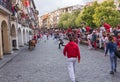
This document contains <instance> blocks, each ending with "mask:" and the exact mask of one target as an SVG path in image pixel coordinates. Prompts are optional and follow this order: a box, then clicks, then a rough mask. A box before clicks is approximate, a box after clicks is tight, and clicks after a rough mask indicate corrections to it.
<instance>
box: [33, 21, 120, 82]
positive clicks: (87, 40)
mask: <svg viewBox="0 0 120 82" xmlns="http://www.w3.org/2000/svg"><path fill="white" fill-rule="evenodd" d="M49 37H53V40H56V41H59V44H58V48H59V49H61V46H65V47H64V51H63V52H64V53H63V54H64V56H67V57H68V63H69V65H68V70H69V74H70V77H71V80H72V81H73V82H75V75H74V66H75V65H74V64H75V62H76V60H77V58H78V63H79V62H80V51H79V47H78V45H79V44H87V46H88V49H90V50H93V49H95V50H96V49H103V50H104V52H105V53H104V54H105V56H106V55H109V56H110V61H111V63H110V64H111V71H110V74H114V73H115V72H116V71H117V69H116V68H117V56H116V54H115V51H120V25H118V26H117V27H116V28H112V27H111V26H110V25H109V24H107V23H105V24H104V25H102V26H101V27H99V28H97V29H92V28H90V27H89V26H87V27H86V28H84V27H83V28H79V29H72V28H68V29H67V30H65V29H62V30H61V29H51V30H45V31H40V33H39V34H37V35H34V37H33V39H35V40H36V41H38V42H39V41H40V40H41V39H43V40H44V42H46V41H47V40H49ZM63 39H66V40H69V41H70V42H68V44H66V45H64V40H63ZM71 53H72V54H71ZM117 55H119V54H117ZM71 63H72V64H71Z"/></svg>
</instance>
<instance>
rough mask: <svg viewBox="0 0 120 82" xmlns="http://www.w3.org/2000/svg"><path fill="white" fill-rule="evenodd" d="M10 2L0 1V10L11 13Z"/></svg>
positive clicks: (7, 0)
mask: <svg viewBox="0 0 120 82" xmlns="http://www.w3.org/2000/svg"><path fill="white" fill-rule="evenodd" d="M11 7H12V5H11V1H10V0H0V9H1V10H4V11H5V12H10V13H11Z"/></svg>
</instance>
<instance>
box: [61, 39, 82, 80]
mask: <svg viewBox="0 0 120 82" xmlns="http://www.w3.org/2000/svg"><path fill="white" fill-rule="evenodd" d="M63 54H64V56H67V58H68V59H67V67H68V72H69V75H70V79H71V81H72V82H75V63H76V61H77V60H78V63H80V50H79V47H78V45H77V44H76V43H75V42H74V39H73V37H69V42H68V43H67V45H65V47H64V50H63Z"/></svg>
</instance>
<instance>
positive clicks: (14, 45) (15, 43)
mask: <svg viewBox="0 0 120 82" xmlns="http://www.w3.org/2000/svg"><path fill="white" fill-rule="evenodd" d="M11 37H12V47H13V49H14V48H16V47H17V41H16V29H15V25H14V24H12V28H11Z"/></svg>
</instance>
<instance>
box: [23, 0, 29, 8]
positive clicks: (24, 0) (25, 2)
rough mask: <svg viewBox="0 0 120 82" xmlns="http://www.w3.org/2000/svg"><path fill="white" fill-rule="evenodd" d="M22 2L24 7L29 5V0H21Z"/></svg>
mask: <svg viewBox="0 0 120 82" xmlns="http://www.w3.org/2000/svg"><path fill="white" fill-rule="evenodd" d="M22 3H23V5H24V6H25V7H29V5H30V3H29V0H22Z"/></svg>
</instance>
